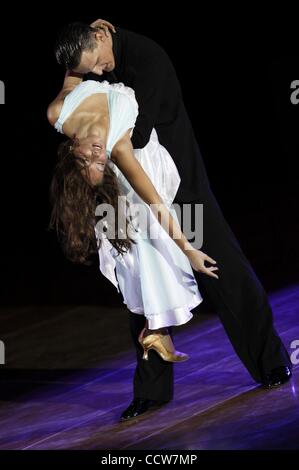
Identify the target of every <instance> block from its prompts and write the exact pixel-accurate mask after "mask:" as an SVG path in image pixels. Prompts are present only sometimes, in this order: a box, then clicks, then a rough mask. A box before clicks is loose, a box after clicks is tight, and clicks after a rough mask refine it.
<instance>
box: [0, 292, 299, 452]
mask: <svg viewBox="0 0 299 470" xmlns="http://www.w3.org/2000/svg"><path fill="white" fill-rule="evenodd" d="M270 301H271V305H272V307H273V311H274V317H275V325H276V328H277V330H278V332H279V334H280V335H281V336H282V339H283V341H284V343H285V345H286V347H287V349H288V350H289V352H290V353H292V349H291V348H290V345H291V343H292V341H294V340H298V341H299V321H298V318H299V286H298V285H293V286H290V287H287V288H284V289H282V290H280V291H277V292H274V293H272V294H270ZM2 313H3V315H2V318H3V322H2V331H4V332H5V333H3V334H2V335H1V340H2V341H4V343H5V348H6V351H5V352H6V364H5V365H1V366H0V372H1V401H0V422H1V429H0V449H172V450H174V449H180V450H182V449H186V450H192V449H193V450H194V449H207V450H211V449H298V448H299V406H298V405H299V396H298V393H299V367H298V366H296V365H295V366H294V370H293V378H292V380H291V381H290V382H288V383H287V384H285V385H283V386H281V387H278V388H276V389H273V390H264V389H262V388H261V387H260V386H258V385H257V384H256V383H255V382H253V380H252V379H251V377H250V376H249V374H248V372H247V371H246V370H245V368H244V367H243V365H242V364H241V363H240V361H239V359H238V357H237V356H236V354H235V353H234V351H233V349H232V347H231V345H230V343H229V341H228V339H227V337H226V335H225V332H224V330H223V328H222V326H221V324H220V321H219V319H218V317H217V316H215V315H213V314H201V313H199V314H196V316H195V317H194V319H193V320H192V321H191V322H190V323H189V324H188V325H185V326H184V327H178V328H176V329H175V343H176V347H177V349H179V350H181V351H184V352H187V353H189V354H190V356H191V358H190V360H189V361H187V362H184V363H182V364H176V365H175V395H174V400H173V401H172V402H170V403H169V404H167V405H165V406H163V407H160V408H159V409H156V410H152V411H150V412H148V413H146V414H144V415H142V416H140V417H139V418H137V419H135V420H131V421H130V422H127V423H119V422H118V419H119V416H120V414H121V412H122V411H123V409H124V408H126V407H127V405H128V404H129V402H130V401H131V397H132V376H133V372H134V367H135V355H134V350H133V347H132V344H131V341H130V336H129V328H128V319H127V311H126V310H125V309H124V308H122V307H120V308H108V307H101V306H84V305H83V306H60V307H54V306H43V307H37V306H35V307H26V308H23V309H21V308H17V309H12V308H11V309H6V310H5V312H2ZM298 347H299V346H297V349H298ZM150 354H155V353H154V352H152V351H151V352H150ZM297 358H298V359H299V354H297Z"/></svg>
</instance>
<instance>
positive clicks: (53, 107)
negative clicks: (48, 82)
mask: <svg viewBox="0 0 299 470" xmlns="http://www.w3.org/2000/svg"><path fill="white" fill-rule="evenodd" d="M82 79H83V75H81V74H79V73H75V72H71V71H69V70H68V71H67V72H66V74H65V77H64V81H63V85H62V89H61V90H60V92H59V93H58V95H57V96H56V98H55V99H54V100H53V101H52V103H50V104H49V106H48V109H47V118H48V121H49V122H50V124H51V125H52V126H54V124H55V122H56V121H57V119H58V117H59V114H60V111H61V107H62V105H63V100H64V98H65V97H66V95H68V94H69V93H70V92H71V91H72V90H73V89H74V88H75V87H76V86H77V85H79V83H81V82H82Z"/></svg>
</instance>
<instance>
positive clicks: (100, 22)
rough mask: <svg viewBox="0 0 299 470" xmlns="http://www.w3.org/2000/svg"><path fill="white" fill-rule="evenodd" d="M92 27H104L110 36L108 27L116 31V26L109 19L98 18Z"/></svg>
mask: <svg viewBox="0 0 299 470" xmlns="http://www.w3.org/2000/svg"><path fill="white" fill-rule="evenodd" d="M90 26H91V27H92V28H102V29H103V30H104V31H105V34H106V36H108V29H110V30H111V31H113V33H116V31H115V27H114V26H113V24H111V23H109V21H106V20H96V21H94V22H93V23H91V25H90Z"/></svg>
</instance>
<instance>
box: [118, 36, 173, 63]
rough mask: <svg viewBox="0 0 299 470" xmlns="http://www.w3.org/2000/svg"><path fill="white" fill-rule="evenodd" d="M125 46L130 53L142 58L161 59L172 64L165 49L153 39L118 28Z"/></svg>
mask: <svg viewBox="0 0 299 470" xmlns="http://www.w3.org/2000/svg"><path fill="white" fill-rule="evenodd" d="M118 30H119V32H120V34H121V36H122V38H123V40H124V42H125V45H126V47H127V49H128V51H130V52H134V53H135V54H138V53H139V54H140V55H141V56H142V57H144V58H145V57H150V56H152V57H153V58H155V59H157V58H159V57H160V58H161V59H164V60H166V61H169V62H170V59H169V56H168V54H167V53H166V51H165V50H164V49H163V47H162V46H161V45H160V44H158V43H157V42H156V41H154V40H153V39H151V38H149V37H148V36H144V35H143V34H140V33H136V32H134V31H129V30H126V29H123V28H118Z"/></svg>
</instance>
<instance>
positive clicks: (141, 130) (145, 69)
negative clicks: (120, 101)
mask: <svg viewBox="0 0 299 470" xmlns="http://www.w3.org/2000/svg"><path fill="white" fill-rule="evenodd" d="M164 83H165V64H164V61H163V60H160V61H157V59H156V58H155V60H149V61H147V62H146V63H145V64H142V65H141V64H140V66H139V67H138V71H137V72H136V76H135V80H134V83H133V88H134V91H135V94H136V99H137V102H138V106H139V114H138V117H137V120H136V125H135V128H134V131H133V136H132V144H133V147H134V148H136V149H138V148H143V147H145V146H146V144H147V143H148V141H149V139H150V135H151V132H152V130H153V128H154V127H155V126H156V125H157V124H158V122H159V113H160V107H161V103H162V99H163V88H164Z"/></svg>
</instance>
